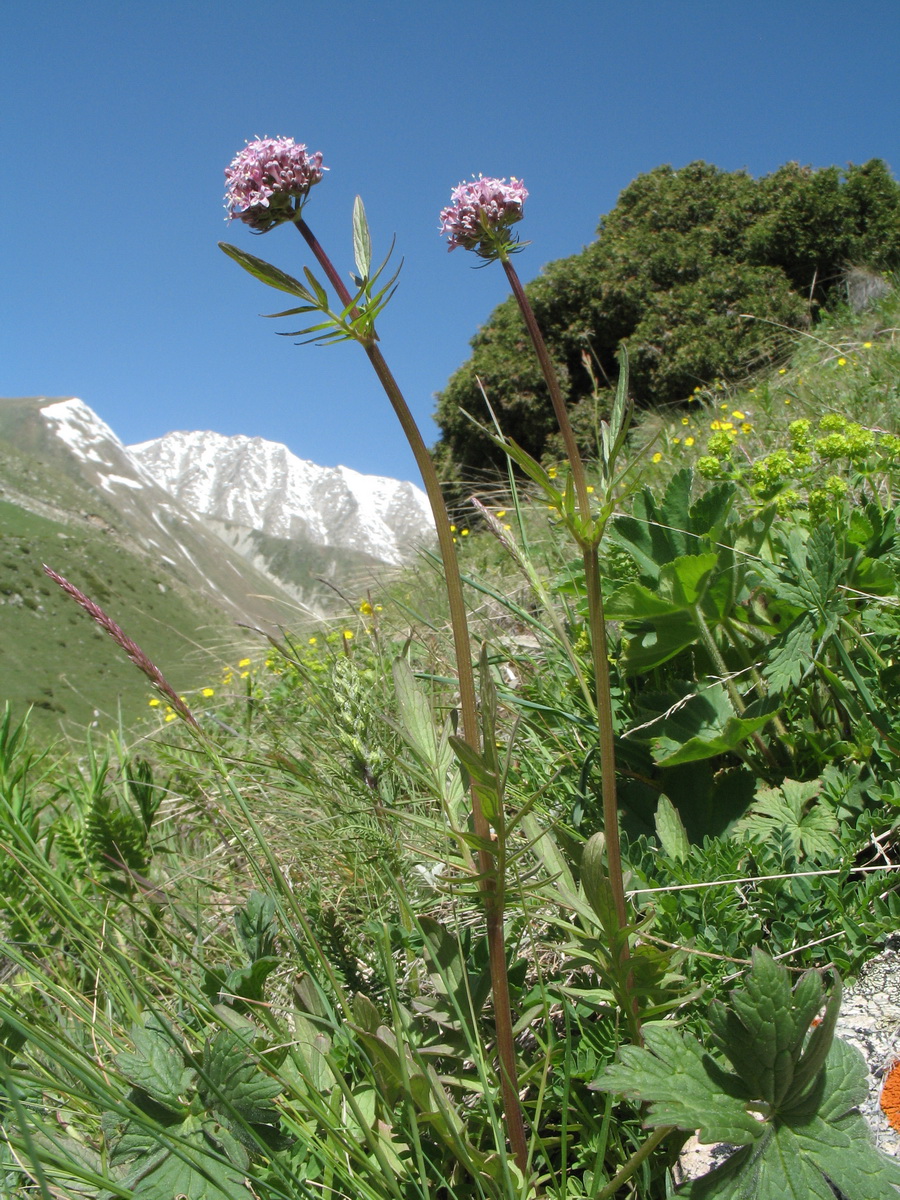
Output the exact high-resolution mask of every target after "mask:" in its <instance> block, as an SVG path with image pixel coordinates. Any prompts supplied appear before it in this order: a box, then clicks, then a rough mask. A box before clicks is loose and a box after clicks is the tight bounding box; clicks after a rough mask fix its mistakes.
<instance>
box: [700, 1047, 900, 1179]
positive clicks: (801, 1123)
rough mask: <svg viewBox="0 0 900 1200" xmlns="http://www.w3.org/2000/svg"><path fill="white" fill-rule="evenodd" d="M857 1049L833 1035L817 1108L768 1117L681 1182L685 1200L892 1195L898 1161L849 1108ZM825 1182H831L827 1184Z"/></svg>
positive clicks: (855, 1087) (858, 1072)
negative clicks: (748, 1138)
mask: <svg viewBox="0 0 900 1200" xmlns="http://www.w3.org/2000/svg"><path fill="white" fill-rule="evenodd" d="M866 1075H867V1071H866V1065H865V1060H864V1059H863V1057H862V1055H861V1054H860V1052H859V1051H858V1050H856V1049H855V1047H853V1046H849V1045H848V1044H847V1043H846V1042H842V1041H839V1040H836V1041H834V1042H833V1043H832V1046H831V1050H830V1052H829V1055H828V1059H827V1062H826V1064H825V1070H824V1072H823V1076H824V1086H823V1099H822V1102H821V1104H820V1106H819V1109H818V1112H817V1113H814V1114H812V1115H810V1116H807V1117H804V1118H803V1119H801V1120H796V1121H794V1120H785V1121H776V1122H774V1123H773V1124H771V1125H769V1126H767V1127H766V1133H765V1135H764V1137H762V1138H761V1139H760V1140H759V1141H758V1142H757V1143H756V1145H755V1146H753V1147H750V1148H749V1149H748V1150H743V1151H740V1152H739V1153H737V1154H735V1155H733V1156H732V1157H731V1158H729V1159H728V1160H727V1162H725V1163H724V1164H723V1165H722V1166H721V1167H719V1168H718V1169H717V1170H715V1171H712V1172H710V1173H709V1174H708V1175H705V1176H704V1177H703V1178H702V1179H698V1180H695V1181H694V1182H693V1183H690V1184H688V1185H687V1186H686V1187H685V1188H684V1190H683V1192H679V1195H682V1194H683V1195H684V1196H685V1197H686V1198H687V1200H784V1198H785V1197H787V1198H789V1200H806V1198H807V1197H822V1198H823V1200H834V1195H835V1189H840V1194H841V1196H842V1197H843V1200H897V1196H898V1191H897V1189H898V1188H900V1163H898V1162H897V1160H896V1159H894V1158H890V1157H889V1156H888V1155H886V1154H882V1153H881V1151H879V1150H878V1149H877V1147H876V1146H875V1144H874V1141H873V1139H872V1133H871V1131H870V1130H869V1128H868V1126H867V1125H866V1123H865V1121H864V1120H863V1118H862V1117H861V1116H860V1114H859V1113H858V1112H857V1111H855V1110H856V1108H857V1106H858V1105H859V1104H860V1103H861V1102H862V1101H863V1099H864V1098H865V1096H866V1091H867V1087H866ZM832 1185H833V1186H832Z"/></svg>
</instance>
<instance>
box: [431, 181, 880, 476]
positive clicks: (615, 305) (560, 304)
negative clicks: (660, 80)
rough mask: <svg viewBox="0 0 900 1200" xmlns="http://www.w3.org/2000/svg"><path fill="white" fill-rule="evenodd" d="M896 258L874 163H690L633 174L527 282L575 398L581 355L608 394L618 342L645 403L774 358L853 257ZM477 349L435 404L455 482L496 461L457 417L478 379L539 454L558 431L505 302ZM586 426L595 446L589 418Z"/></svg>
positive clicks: (509, 426)
mask: <svg viewBox="0 0 900 1200" xmlns="http://www.w3.org/2000/svg"><path fill="white" fill-rule="evenodd" d="M898 262H900V186H898V185H897V183H896V181H895V180H894V179H893V178H892V176H891V174H890V172H889V171H888V168H887V167H886V165H885V164H884V163H883V162H882V161H881V160H880V159H872V160H871V161H870V162H868V163H866V164H864V165H863V166H858V167H857V166H850V167H849V168H848V169H847V170H840V169H839V168H837V167H828V168H825V169H822V170H813V169H811V168H809V167H801V166H799V165H798V164H796V163H788V164H787V165H785V166H783V167H780V168H779V169H778V170H777V171H775V172H774V173H773V174H771V175H768V176H765V177H764V178H762V179H759V180H755V179H753V178H752V177H751V176H750V175H748V174H747V173H746V172H744V171H722V170H719V169H718V168H717V167H714V166H712V165H710V164H708V163H704V162H695V163H691V164H689V165H688V166H686V167H684V168H682V169H680V170H675V169H673V168H672V167H669V166H663V167H657V168H656V169H655V170H653V171H650V172H649V173H648V174H646V175H641V176H639V177H638V178H637V179H636V180H635V181H634V182H633V183H631V184H630V185H629V186H628V187H627V188H626V189H625V191H624V192H622V194H621V196H620V197H619V200H618V203H617V204H616V207H615V208H614V209H613V210H612V212H610V213H609V214H608V215H607V216H606V217H604V218H603V219H602V220H601V222H600V225H599V227H598V239H597V241H595V242H593V243H592V244H591V245H590V246H588V247H586V249H584V250H583V251H582V252H581V253H580V254H576V255H573V256H572V257H571V258H566V259H561V260H559V261H558V262H554V263H550V264H549V265H548V266H547V267H545V268H544V270H543V272H542V273H541V275H540V276H539V277H538V278H537V279H535V280H534V281H533V282H532V283H530V284H529V285H528V287H527V289H526V291H527V293H528V297H529V299H530V301H531V304H532V306H533V307H534V311H535V314H536V316H537V320H538V323H539V324H540V326H541V328H542V329H543V330H544V333H545V336H546V339H547V343H548V346H549V348H550V353H551V355H552V357H553V359H554V362H555V364H556V368H557V372H558V374H559V377H560V382H561V384H562V387H563V391H564V393H565V395H566V398H567V400H568V402H569V404H570V405H572V406H573V407H575V408H578V407H579V406H581V407H583V406H584V405H585V404H586V403H588V402H589V400H590V398H591V396H592V393H593V392H594V383H593V380H592V377H591V371H590V369H589V366H586V365H585V352H588V353H589V354H590V355H592V356H593V357H594V360H595V362H596V364H597V374H598V377H600V378H601V379H603V378H605V379H606V380H608V381H609V383H610V387H612V386H613V385H614V382H615V378H616V374H617V366H616V361H615V355H616V350H617V347H618V344H619V342H620V341H622V340H623V339H625V340H626V341H627V343H628V348H629V354H630V361H631V378H632V384H633V388H634V393H635V397H636V400H637V403H638V404H639V405H642V406H645V407H648V406H651V405H653V406H659V405H666V404H671V403H678V402H680V401H682V400H684V399H685V398H686V397H687V396H688V395H689V394H690V393H691V392H692V391H693V389H694V388H695V387H696V386H698V385H706V384H708V383H710V382H712V381H713V380H715V379H720V378H722V379H732V378H735V377H739V376H742V375H744V374H746V373H747V372H748V371H752V370H756V369H759V368H762V367H765V366H767V365H770V364H771V363H772V362H773V361H776V360H777V359H778V358H780V357H781V356H782V354H783V353H784V350H785V346H786V337H787V334H786V331H785V329H784V328H783V327H785V326H786V327H787V329H788V330H790V329H798V328H802V327H803V326H804V325H807V324H809V323H810V321H813V320H815V319H816V316H817V314H818V312H819V311H820V309H821V307H822V306H823V305H826V304H834V303H837V302H838V301H840V300H842V299H844V297H845V294H846V290H845V288H844V286H843V282H842V281H843V277H844V276H843V273H844V271H845V269H846V268H847V267H848V265H849V264H854V265H857V266H862V267H866V268H867V269H869V270H870V271H874V272H880V271H883V270H886V269H889V268H891V267H893V266H894V265H896V264H897V263H898ZM746 314H750V315H751V316H752V317H754V318H757V319H754V320H751V319H748V317H747V315H746ZM472 348H473V353H472V356H471V358H470V359H469V360H468V362H466V363H465V364H463V366H462V367H460V369H459V370H458V371H457V372H456V373H455V374H454V375H453V376H452V378H451V379H450V381H449V383H448V384H447V387H446V388H445V389H444V391H443V392H442V393H441V394H440V396H439V400H438V408H437V422H438V425H439V426H440V429H441V435H442V441H441V443H440V445H439V448H438V450H439V458H440V460H441V464H442V467H443V469H444V472H445V475H446V476H447V478H448V479H450V478H454V477H458V476H459V475H460V473H463V474H465V473H469V474H471V473H477V472H479V471H484V470H489V469H491V468H492V467H493V466H494V465H495V464H496V463H497V462H498V461H499V460H498V458H497V451H496V448H495V447H493V446H492V445H491V443H490V442H489V441H488V439H487V438H486V437H485V436H484V435H483V434H482V433H481V432H480V431H479V430H478V429H477V428H476V427H475V426H474V425H473V424H472V422H471V421H469V420H468V419H467V417H466V416H465V412H468V413H471V414H473V415H476V416H477V417H478V418H479V419H481V418H482V417H483V415H484V411H485V410H484V400H483V398H482V395H481V387H480V384H479V380H480V382H481V384H483V385H484V388H485V391H486V393H487V396H488V399H489V400H490V403H491V405H492V407H493V408H494V410H495V412H496V413H497V415H498V417H499V420H500V424H501V426H502V428H503V430H504V432H505V433H506V434H507V436H509V437H511V438H513V439H514V440H515V441H517V442H518V443H519V444H520V445H522V446H523V447H524V448H525V449H526V450H527V451H528V452H529V453H530V454H532V455H540V454H542V453H543V452H544V450H545V447H546V444H547V439H548V436H549V435H550V434H551V433H552V431H553V428H554V418H553V412H552V408H551V405H550V402H549V396H548V394H547V391H546V386H545V384H544V382H543V379H542V377H541V374H540V370H539V368H538V365H537V362H536V361H535V359H534V356H533V355H531V354H529V353H528V352H527V335H526V331H525V326H524V324H523V322H522V318H521V316H520V315H519V312H518V309H517V307H516V305H515V302H514V301H513V300H512V299H511V298H510V299H509V300H506V301H504V303H503V304H501V305H500V306H499V307H498V308H497V309H496V310H495V311H494V313H493V314H492V316H491V318H490V320H489V321H488V322H487V324H486V325H485V326H484V327H483V328H482V329H480V330H479V332H478V333H477V334H476V336H475V337H474V338H473V340H472ZM589 363H590V360H588V364H589ZM609 395H611V393H603V394H602V395H601V401H602V400H604V398H607V397H608V396H609ZM577 424H578V422H576V426H577ZM581 424H582V435H583V436H585V437H587V438H588V439H589V438H590V422H587V421H584V422H582V423H581Z"/></svg>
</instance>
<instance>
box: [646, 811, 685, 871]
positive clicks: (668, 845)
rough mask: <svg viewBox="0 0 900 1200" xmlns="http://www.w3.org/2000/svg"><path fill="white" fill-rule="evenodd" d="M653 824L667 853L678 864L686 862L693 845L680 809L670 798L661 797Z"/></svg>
mask: <svg viewBox="0 0 900 1200" xmlns="http://www.w3.org/2000/svg"><path fill="white" fill-rule="evenodd" d="M653 822H654V825H655V826H656V836H657V837H658V838H659V843H660V845H661V846H662V848H663V850H664V851H665V853H666V854H668V856H669V858H674V859H675V861H676V862H684V860H685V859H686V858H687V856H688V855H689V854H690V852H691V843H690V839H689V838H688V835H687V830H686V829H685V827H684V822H683V821H682V819H681V817H680V816H679V815H678V809H677V808H676V807H675V805H674V804H673V803H672V801H671V800H670V799H669V797H668V796H660V798H659V804H657V806H656V815H655V816H654V818H653Z"/></svg>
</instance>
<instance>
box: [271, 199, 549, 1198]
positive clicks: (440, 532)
mask: <svg viewBox="0 0 900 1200" xmlns="http://www.w3.org/2000/svg"><path fill="white" fill-rule="evenodd" d="M294 224H295V225H296V227H297V229H298V230H299V232H300V233H301V234H302V235H303V238H304V239H305V241H306V244H307V245H308V246H309V248H310V250H311V251H312V253H313V255H314V256H315V258H316V261H317V262H318V263H319V265H320V266H321V268H322V270H323V271H324V272H325V274H326V275H327V277H328V279H329V282H330V283H331V286H332V287H333V288H334V290H335V291H336V292H337V294H338V296H339V297H340V299H341V301H342V303H343V304H344V306H345V307H346V306H348V305H350V303H351V301H352V297H351V295H350V293H349V291H348V290H347V287H346V285H345V284H344V281H343V280H342V279H341V277H340V275H339V274H338V273H337V271H336V270H335V268H334V265H333V263H332V262H331V259H330V258H329V257H328V255H327V254H326V253H325V251H324V250H323V249H322V246H321V245H320V244H319V242H318V240H317V239H316V237H315V235H314V234H313V232H312V230H311V229H310V228H309V226H308V225H307V224H306V222H305V221H304V220H303V218H302V217H297V218H296V220H295V221H294ZM354 315H355V312H354ZM360 345H361V346H362V347H363V349H364V350H365V352H366V354H367V355H368V358H369V362H370V363H371V364H372V368H373V370H374V371H375V374H376V375H377V376H378V380H379V382H380V383H381V386H382V387H383V388H384V391H385V393H386V395H387V398H388V400H390V402H391V407H392V408H393V410H394V412H395V413H396V415H397V419H398V420H399V422H400V426H401V428H402V430H403V433H404V434H405V436H406V440H407V441H408V442H409V445H410V448H411V450H412V452H413V457H414V458H415V460H416V466H417V467H418V468H419V473H420V474H421V476H422V482H423V484H424V486H425V492H426V494H427V496H428V500H429V503H430V504H431V511H432V515H433V516H434V523H435V526H436V529H437V538H438V548H439V551H440V555H441V559H442V561H443V564H444V580H445V586H446V589H447V600H448V603H449V607H450V629H451V632H452V635H453V646H454V651H455V654H456V665H457V672H458V676H459V703H460V715H461V717H462V736H463V739H464V740H465V742H466V743H467V745H469V746H471V747H472V749H473V750H474V751H475V752H476V753H480V751H481V745H480V738H479V734H478V704H477V700H476V693H475V672H474V670H473V668H472V655H471V643H470V641H469V627H468V620H467V618H466V607H465V600H464V597H463V588H462V578H461V576H460V573H459V562H458V560H457V556H456V546H455V545H454V542H453V534H452V532H451V530H450V517H449V514H448V512H447V505H446V503H445V501H444V495H443V492H442V491H441V485H440V480H439V479H438V474H437V471H436V469H435V466H434V463H433V461H432V459H431V455H430V454H429V453H428V449H427V447H426V445H425V442H424V441H423V440H422V435H421V433H420V432H419V428H418V426H417V425H416V422H415V419H414V418H413V415H412V413H411V412H410V410H409V406H408V405H407V403H406V400H405V398H404V396H403V393H402V392H401V391H400V387H399V385H398V384H397V381H396V380H395V379H394V376H393V374H392V373H391V370H390V368H389V367H388V365H387V363H386V362H385V359H384V355H383V354H382V353H381V351H380V350H379V348H378V346H377V345H376V343H375V338H374V336H373V337H372V338H371V339H368V340H365V341H363V340H361V341H360ZM471 794H472V815H473V820H474V825H475V832H476V834H477V835H478V837H479V839H480V840H481V842H482V848H481V849H479V851H478V860H479V867H480V876H479V887H480V888H481V893H482V901H483V903H484V909H485V918H486V923H487V941H488V953H489V958H490V968H491V989H492V992H493V999H494V1024H495V1028H496V1034H497V1055H498V1058H499V1060H500V1082H501V1090H502V1094H503V1109H504V1113H505V1117H506V1132H507V1136H508V1138H509V1144H510V1148H511V1149H512V1152H513V1157H514V1158H515V1161H516V1165H517V1166H518V1167H519V1169H520V1170H521V1171H522V1173H523V1175H525V1174H526V1173H527V1169H528V1143H527V1139H526V1136H525V1123H524V1119H523V1116H522V1107H521V1104H520V1103H519V1087H518V1075H517V1071H516V1054H515V1041H514V1038H513V1023H512V1010H511V1006H510V998H509V979H508V976H507V967H506V940H505V935H504V929H503V898H502V889H498V886H497V870H496V864H495V862H494V856H493V855H492V854H491V853H490V851H489V850H487V849H485V848H484V847H486V846H487V845H488V844H489V843H490V840H491V827H490V824H489V823H488V820H487V818H486V817H485V815H484V809H483V806H482V803H481V797H480V796H479V794H478V791H477V789H476V788H475V787H474V785H473V787H472V789H471Z"/></svg>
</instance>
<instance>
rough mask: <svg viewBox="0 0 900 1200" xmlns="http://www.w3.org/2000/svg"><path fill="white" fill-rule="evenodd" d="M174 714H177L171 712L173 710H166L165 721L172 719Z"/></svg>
mask: <svg viewBox="0 0 900 1200" xmlns="http://www.w3.org/2000/svg"><path fill="white" fill-rule="evenodd" d="M176 716H177V714H176V713H173V712H167V713H166V720H167V721H174V720H175V717H176Z"/></svg>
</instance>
